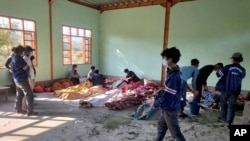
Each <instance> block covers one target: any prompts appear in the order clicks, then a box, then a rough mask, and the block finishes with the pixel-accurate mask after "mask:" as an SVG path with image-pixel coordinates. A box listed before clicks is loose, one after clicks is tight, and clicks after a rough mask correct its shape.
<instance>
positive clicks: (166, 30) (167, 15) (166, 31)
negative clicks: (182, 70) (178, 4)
mask: <svg viewBox="0 0 250 141" xmlns="http://www.w3.org/2000/svg"><path fill="white" fill-rule="evenodd" d="M165 7H166V8H165V9H166V10H165V27H164V41H163V49H166V48H168V36H169V21H170V8H171V2H169V1H167V3H166V6H165ZM165 78H166V68H165V67H164V66H162V69H161V85H162V86H163V84H164V81H165Z"/></svg>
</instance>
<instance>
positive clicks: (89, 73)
mask: <svg viewBox="0 0 250 141" xmlns="http://www.w3.org/2000/svg"><path fill="white" fill-rule="evenodd" d="M92 73H93V72H92V70H89V72H88V75H87V79H89V78H91V75H92Z"/></svg>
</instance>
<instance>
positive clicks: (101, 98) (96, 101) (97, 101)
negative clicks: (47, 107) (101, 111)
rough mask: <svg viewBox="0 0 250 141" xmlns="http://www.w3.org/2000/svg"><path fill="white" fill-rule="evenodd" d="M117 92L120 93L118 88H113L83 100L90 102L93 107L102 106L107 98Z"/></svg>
mask: <svg viewBox="0 0 250 141" xmlns="http://www.w3.org/2000/svg"><path fill="white" fill-rule="evenodd" d="M119 94H120V90H119V89H113V90H110V91H107V92H106V93H105V94H102V95H98V96H95V97H89V98H87V99H86V100H84V101H86V102H89V103H91V104H92V105H93V106H94V107H104V104H105V103H106V102H107V101H108V100H109V99H111V98H112V97H114V96H116V95H119Z"/></svg>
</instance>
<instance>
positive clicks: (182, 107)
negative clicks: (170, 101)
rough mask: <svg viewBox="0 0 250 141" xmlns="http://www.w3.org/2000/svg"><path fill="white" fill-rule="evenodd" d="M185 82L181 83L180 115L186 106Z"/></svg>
mask: <svg viewBox="0 0 250 141" xmlns="http://www.w3.org/2000/svg"><path fill="white" fill-rule="evenodd" d="M187 85H188V84H187V82H186V81H183V85H182V100H181V104H180V106H181V107H180V113H183V111H184V107H185V106H186V95H187V87H188V86H187Z"/></svg>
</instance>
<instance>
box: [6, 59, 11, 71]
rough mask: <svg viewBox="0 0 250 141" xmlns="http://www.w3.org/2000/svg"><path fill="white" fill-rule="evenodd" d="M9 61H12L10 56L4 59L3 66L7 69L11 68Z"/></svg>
mask: <svg viewBox="0 0 250 141" xmlns="http://www.w3.org/2000/svg"><path fill="white" fill-rule="evenodd" d="M11 61H12V58H11V57H9V58H8V59H7V60H6V62H5V67H6V68H7V69H11V68H10V63H11Z"/></svg>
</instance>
